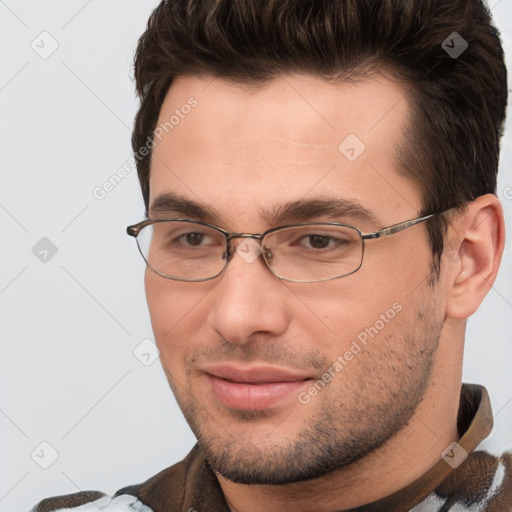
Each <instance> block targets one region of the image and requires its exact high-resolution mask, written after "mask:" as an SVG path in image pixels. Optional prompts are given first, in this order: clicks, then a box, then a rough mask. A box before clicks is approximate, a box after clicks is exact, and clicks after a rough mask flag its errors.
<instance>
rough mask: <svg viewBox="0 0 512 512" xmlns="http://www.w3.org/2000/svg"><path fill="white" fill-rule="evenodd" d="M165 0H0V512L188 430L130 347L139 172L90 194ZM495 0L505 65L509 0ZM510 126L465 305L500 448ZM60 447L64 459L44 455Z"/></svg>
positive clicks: (116, 465)
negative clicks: (152, 18)
mask: <svg viewBox="0 0 512 512" xmlns="http://www.w3.org/2000/svg"><path fill="white" fill-rule="evenodd" d="M157 3H158V2H157V1H156V0H153V1H142V0H102V1H100V0H89V1H86V0H67V1H65V2H64V1H63V0H61V1H41V0H38V1H35V0H33V1H28V0H26V1H23V0H5V1H2V0H0V48H1V61H0V62H1V66H0V109H1V117H0V147H1V152H0V156H1V162H0V168H1V177H2V186H1V188H0V229H1V240H2V247H3V250H2V251H1V255H0V312H1V313H0V315H1V317H0V343H1V344H0V439H1V446H0V450H1V451H0V511H2V512H3V511H9V512H12V511H24V510H28V509H29V508H30V507H31V506H32V505H33V504H34V503H35V502H36V501H38V500H39V499H42V498H43V497H46V496H50V495H56V494H64V493H72V492H76V491H78V490H84V489H99V490H102V491H104V492H107V493H112V492H114V491H116V490H117V489H118V488H120V487H122V486H125V485H128V484H133V483H138V482H140V481H143V480H145V479H147V478H148V477H150V476H152V475H153V474H155V473H156V472H157V471H159V470H161V469H163V468H165V467H167V466H169V465H171V464H172V463H174V462H176V461H178V460H180V459H181V458H183V457H184V456H185V454H186V453H187V452H188V451H189V449H190V448H191V447H192V445H193V444H194V442H195V438H194V436H193V435H192V433H191V432H190V430H189V428H188V426H187V424H186V423H185V421H184V419H183V418H182V415H181V412H180V411H179V409H178V407H177V405H176V403H175V401H174V398H173V396H172V394H171V392H170V390H169V388H168V385H167V381H166V380H165V377H164V374H163V371H162V369H161V366H160V364H159V361H158V360H156V361H155V362H154V363H153V364H152V365H149V366H145V365H144V364H143V363H142V362H141V361H140V360H139V359H137V358H136V356H135V355H134V353H133V351H134V350H136V347H137V346H139V344H140V343H141V342H142V341H143V340H145V339H147V338H149V339H151V338H152V332H151V327H150V323H149V315H148V312H147V307H146V302H145V297H144V289H143V282H142V279H143V263H142V259H141V258H140V256H139V255H138V253H137V252H136V249H135V246H134V240H133V239H129V238H128V237H127V235H126V234H125V227H126V226H127V225H128V224H130V223H134V222H136V221H138V220H141V219H142V218H143V203H142V198H141V195H140V191H139V185H138V180H137V176H136V173H135V171H133V172H131V173H130V174H129V175H128V176H127V177H126V178H125V179H124V180H123V181H122V182H121V183H120V184H119V185H118V186H117V187H116V188H115V189H114V190H112V191H111V192H110V193H108V194H107V196H106V197H105V198H104V199H103V200H98V199H96V198H95V197H94V196H93V190H94V189H95V188H96V187H98V186H101V185H102V184H103V183H104V182H105V181H107V180H108V179H109V177H110V176H111V175H112V174H114V173H115V172H116V170H117V169H119V168H120V167H122V166H123V165H124V164H125V162H126V161H127V159H128V158H129V157H130V155H131V149H130V135H131V126H132V120H133V117H134V114H135V112H136V108H137V102H136V100H135V95H134V87H133V84H132V81H131V76H132V56H133V51H134V48H135V44H136V41H137V38H138V37H139V35H140V34H141V33H142V32H143V30H144V27H145V24H146V21H147V18H148V16H149V14H150V12H151V11H152V9H153V8H154V7H155V6H156V5H157ZM491 6H492V9H493V16H494V19H495V22H496V23H497V25H498V27H499V28H500V29H501V31H502V35H503V39H504V44H505V50H506V52H507V54H508V56H507V61H508V67H509V69H510V70H512V65H511V64H512V0H501V1H498V0H494V1H493V2H492V3H491ZM43 31H46V32H48V33H49V34H51V36H47V35H42V36H41V35H40V34H41V33H42V32H43ZM53 40H55V41H56V42H57V43H58V45H59V46H58V48H57V50H56V51H55V52H54V53H53V54H52V55H51V56H49V57H48V58H46V59H44V58H42V57H41V56H40V55H39V54H38V53H36V51H34V49H33V48H32V46H31V45H34V46H35V48H37V50H38V51H39V53H43V54H44V52H49V51H50V50H51V49H52V44H55V43H53ZM33 41H34V43H33ZM44 56H46V55H44ZM510 125H511V123H510V120H509V123H508V129H507V135H506V138H505V140H504V142H503V145H504V147H503V151H502V165H501V175H500V179H499V187H498V188H499V196H500V198H501V199H502V202H503V204H504V207H505V209H506V221H507V232H508V241H507V249H506V253H505V260H504V263H503V265H502V270H501V273H500V275H499V278H498V280H497V282H496V284H495V286H494V287H493V289H492V290H491V291H490V293H489V296H488V298H487V299H486V301H485V303H484V304H483V305H482V307H481V309H480V310H479V312H478V313H477V314H476V315H474V317H473V318H471V319H470V320H469V323H468V335H467V343H466V357H465V363H464V364H465V366H464V381H466V382H478V383H481V384H484V385H485V386H487V389H488V390H489V392H490V394H491V399H492V402H493V408H494V413H495V421H496V429H495V432H494V433H493V435H492V436H491V438H490V439H489V441H488V442H486V443H485V446H486V447H487V448H489V449H490V450H492V451H499V450H502V449H503V448H504V447H505V446H510V445H511V444H512V438H511V437H512V436H511V434H510V431H511V427H512V371H511V368H512V366H511V365H512V325H511V318H512V272H511V264H510V262H511V261H512V254H511V240H512V231H511V226H512V172H511V164H512V140H511V139H512V133H511V132H512V130H511V128H512V127H511V126H510ZM43 237H47V238H48V239H50V240H51V242H52V243H53V244H54V245H55V246H56V247H57V250H58V252H57V253H56V254H55V255H54V256H53V257H51V252H50V253H48V255H47V260H48V261H46V262H42V261H40V259H39V258H38V257H36V255H35V254H34V253H33V251H32V248H33V247H34V246H35V245H36V244H37V243H38V242H39V241H40V240H41V238H43ZM41 243H42V244H43V246H41V247H39V246H36V247H39V249H38V250H39V251H43V250H44V249H45V248H47V247H46V246H45V245H44V244H45V243H47V242H41ZM37 252H38V251H36V253H37ZM43 256H44V253H42V254H39V257H43ZM146 343H147V342H146ZM139 351H140V352H137V350H136V353H139V354H140V353H146V352H147V349H146V346H145V345H143V346H142V349H139ZM148 357H149V356H143V357H142V360H143V362H145V363H146V364H147V361H146V360H147V359H148ZM42 442H46V443H49V444H50V445H51V447H52V448H50V447H48V445H41V443H42ZM52 450H55V451H56V452H58V458H57V459H56V460H55V461H54V463H53V464H52V465H51V466H50V467H49V468H48V469H42V467H40V466H41V465H43V466H44V465H48V464H49V463H50V462H52V460H53V458H54V453H53V451H52Z"/></svg>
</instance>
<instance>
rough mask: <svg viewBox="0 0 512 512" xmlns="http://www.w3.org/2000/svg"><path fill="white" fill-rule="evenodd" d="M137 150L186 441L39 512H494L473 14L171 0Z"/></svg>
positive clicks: (497, 87)
mask: <svg viewBox="0 0 512 512" xmlns="http://www.w3.org/2000/svg"><path fill="white" fill-rule="evenodd" d="M135 75H136V80H137V88H138V92H139V95H140V98H141V107H140V110H139V112H138V114H137V118H136V124H135V129H134V133H133V138H132V143H133V148H134V152H135V155H134V157H135V158H136V160H137V162H138V173H139V178H140V182H141V187H142V193H143V197H144V200H145V204H146V209H147V217H148V219H147V220H145V221H143V222H141V223H139V224H136V225H135V226H130V227H129V228H128V233H129V234H130V235H132V236H134V237H136V239H137V244H138V246H139V249H140V251H141V253H142V255H143V257H144V259H145V260H146V263H147V270H146V274H145V284H146V293H147V300H148V305H149V310H150V314H151V320H152V326H153V330H154V334H155V339H156V342H157V345H158V347H159V349H160V357H161V361H162V365H163V368H164V371H165V373H166V375H167V378H168V381H169V384H170V386H171V388H172V390H173V392H174V394H175V396H176V399H177V401H178V403H179V405H180V407H181V409H182V411H183V414H184V416H185V418H186V419H187V421H188V423H189V425H190V427H191V428H192V430H193V432H194V434H195V435H196V437H197V440H198V444H197V445H196V446H195V447H194V448H193V450H192V451H191V452H190V454H189V455H188V456H187V457H186V458H185V459H184V460H183V461H181V462H179V463H177V464H175V465H173V466H171V467H170V468H168V469H165V470H163V471H162V472H161V473H159V474H157V475H156V476H154V477H153V478H150V479H149V480H148V481H146V482H145V483H143V484H139V485H133V486H130V487H125V488H123V489H121V490H119V491H118V492H117V493H116V494H115V495H114V496H105V495H103V494H102V493H100V492H92V491H88V492H80V493H77V494H74V495H68V496H62V497H55V498H49V499H47V500H44V501H42V502H41V503H40V504H39V505H37V506H36V507H35V509H34V510H35V511H36V512H42V511H55V510H77V511H86V510H87V511H88V510H98V509H99V510H105V511H109V512H114V511H125V510H126V511H128V510H137V511H144V512H150V511H153V512H164V511H180V512H185V511H188V512H192V511H199V512H202V511H208V512H215V511H232V512H252V511H262V510H263V511H268V512H273V511H277V510H279V511H280V512H287V511H291V510H293V511H296V510H304V511H315V512H332V511H341V510H344V511H346V510H352V511H353V510H357V511H359V512H363V511H365V512H369V511H397V512H398V511H407V510H414V511H452V512H455V511H461V510H467V511H469V510H471V511H484V510H485V511H508V510H512V454H511V453H504V454H503V455H502V456H500V457H496V456H492V455H490V454H488V453H486V452H484V451H482V450H476V448H477V446H478V444H479V443H480V442H481V441H482V440H483V439H485V438H486V437H487V436H488V434H489V432H490V430H491V428H492V417H493V415H492V410H491V406H490V403H489V397H488V394H487V392H486V390H485V388H483V387H481V386H478V385H475V384H472V385H471V384H463V385H461V378H462V377H461V375H462V356H463V346H464V333H465V325H466V319H467V318H468V317H469V316H470V315H472V314H473V313H474V312H475V311H476V310H477V308H478V307H479V305H480V303H481V302H482V300H483V299H484V297H485V295H486V293H487V292H488V290H489V288H490V287H491V286H492V284H493V282H494V280H495V277H496V274H497V271H498V268H499V264H500V260H501V255H502V252H503V247H504V221H503V213H502V208H501V205H500V203H499V201H498V199H497V198H496V195H495V191H496V173H497V168H498V160H499V141H500V135H501V128H502V125H503V119H504V114H505V106H506V97H507V84H506V70H505V67H504V64H503V53H502V48H501V44H500V41H499V37H498V35H497V33H496V30H495V29H494V28H493V27H492V25H491V23H490V16H489V13H488V11H487V10H486V8H485V7H484V5H483V4H482V3H481V2H480V1H477V0H457V1H453V0H452V1H450V2H443V1H440V0H439V1H428V2H427V1H414V2H413V1H412V0H410V1H401V2H398V1H391V0H385V1H382V2H375V1H374V0H329V1H328V2H320V1H318V0H237V1H235V2H232V1H229V0H216V1H213V0H188V1H187V0H173V1H169V2H162V3H161V4H160V5H159V6H158V8H157V9H156V10H155V12H154V13H153V15H152V17H151V19H150V21H149V24H148V28H147V31H146V32H145V33H144V35H143V36H142V38H141V39H140V41H139V45H138V49H137V56H136V65H135Z"/></svg>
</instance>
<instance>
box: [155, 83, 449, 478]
mask: <svg viewBox="0 0 512 512" xmlns="http://www.w3.org/2000/svg"><path fill="white" fill-rule="evenodd" d="M191 98H193V99H192V100H191ZM187 104H189V105H193V107H191V108H184V107H183V106H184V105H187ZM408 113H409V111H408V104H407V100H406V98H405V92H404V89H403V88H402V87H401V86H400V85H398V84H396V83H393V82H391V81H389V80H387V79H385V78H384V77H382V76H381V77H375V78H372V79H365V80H364V81H360V82H355V83H350V84H347V83H341V84H336V85H334V84H327V83H324V82H322V81H320V80H318V79H316V78H314V77H311V76H308V75H293V76H292V75H289V76H283V77H280V78H278V79H275V80H273V81H271V82H269V83H268V84H267V85H266V86H264V87H261V88H258V89H252V90H249V89H247V88H243V87H240V86H235V85H233V84H230V83H228V82H226V81H223V80H221V79H219V78H216V79H212V78H211V77H210V78H208V79H207V78H204V79H201V78H198V77H179V78H177V79H176V80H175V82H173V85H172V86H171V88H170V90H169V92H168V95H167V97H166V100H165V102H164V105H163V107H162V110H161V113H160V119H159V123H158V124H159V125H160V124H161V123H165V122H166V121H169V119H171V117H172V116H173V115H174V116H175V118H176V119H178V117H179V121H177V122H176V119H174V120H173V121H172V124H173V126H172V129H167V130H166V131H167V132H168V133H166V131H165V130H164V131H163V132H162V130H160V132H159V133H160V137H159V138H158V139H156V140H157V144H156V147H155V149H154V152H153V157H152V163H151V176H150V210H149V213H150V217H152V218H168V219H172V218H183V217H185V218H190V219H193V220H203V221H206V222H209V223H212V224H214V225H217V226H219V227H221V228H224V229H226V230H228V231H230V232H243V233H262V232H263V231H265V230H267V229H270V228H272V227H276V226H277V225H282V223H283V219H281V224H279V222H278V223H275V222H274V220H275V218H277V214H278V213H282V212H283V210H284V209H285V208H286V207H287V206H289V205H290V204H291V203H295V202H299V201H315V200H316V201H325V200H327V201H331V202H333V201H334V200H336V201H339V202H343V201H345V202H350V204H351V205H352V206H353V205H354V204H356V205H358V208H353V207H352V208H346V209H345V210H343V209H342V210H340V211H338V212H337V213H336V214H335V215H334V214H331V213H328V212H327V211H326V210H325V209H324V210H321V209H318V208H317V209H316V210H315V211H313V210H314V208H311V204H309V206H310V208H309V209H302V214H303V215H302V216H301V217H300V218H299V217H293V218H286V224H292V223H304V222H341V223H345V224H350V225H354V226H356V227H358V228H360V229H361V230H362V231H365V232H368V231H376V230H378V229H381V228H382V227H386V226H389V225H392V224H395V223H398V222H401V221H404V220H407V219H411V218H415V217H417V216H419V212H420V209H421V198H420V193H419V190H418V188H417V186H416V185H415V184H414V183H413V182H411V181H410V180H409V179H408V178H407V177H405V176H404V175H403V173H401V172H400V170H399V169H398V168H397V165H396V163H395V153H394V152H395V149H396V148H397V144H398V143H399V141H400V137H401V132H402V129H403V128H404V127H405V126H406V123H407V119H408ZM168 126H169V125H168ZM351 134H352V136H351V137H352V138H349V139H348V140H347V141H346V142H344V141H345V140H346V139H347V137H348V136H349V135H351ZM354 135H355V136H357V138H358V139H359V140H360V141H361V142H362V143H363V144H364V147H363V146H362V144H361V142H357V140H356V139H354V137H353V136H354ZM355 140H356V142H354V141H355ZM340 144H341V146H340ZM351 148H352V149H351ZM165 194H174V195H175V196H180V197H181V198H183V199H186V200H189V201H193V202H195V203H198V204H200V205H201V206H202V207H203V209H206V210H207V211H208V216H207V217H199V216H198V213H199V212H193V211H182V210H181V209H180V208H178V207H177V206H175V203H173V204H171V202H170V201H167V207H166V208H164V207H161V208H159V209H158V210H157V209H155V208H152V206H153V205H155V204H156V201H157V200H159V202H160V205H161V206H162V204H163V205H164V206H165V204H166V203H165V201H164V202H162V200H161V198H162V196H164V195H165ZM316 204H317V206H318V204H319V203H316ZM270 212H273V213H275V214H276V215H274V216H272V215H270V214H269V213H270ZM273 217H274V219H273ZM240 243H242V240H241V239H235V240H233V246H234V247H235V248H236V247H237V246H238V245H239V244H240ZM431 262H432V256H431V253H430V249H429V246H428V237H427V231H426V226H425V224H420V225H417V226H415V227H412V228H410V229H408V230H406V231H403V232H401V233H399V234H395V235H393V236H389V237H384V238H382V239H376V240H369V241H367V242H365V252H364V262H363V265H362V267H361V268H360V269H359V270H358V271H357V272H355V273H354V274H351V275H349V276H346V277H343V278H341V279H335V280H331V281H324V282H317V283H294V282H288V281H282V280H280V279H278V278H277V277H275V276H274V275H272V274H271V272H270V271H269V270H268V268H267V267H266V266H265V263H264V261H263V259H262V258H261V257H259V258H257V259H256V260H254V261H252V262H247V261H246V259H244V258H243V257H241V256H240V255H239V254H238V253H236V252H235V253H234V255H233V258H232V259H231V260H230V262H229V264H228V266H227V267H226V268H225V270H224V272H223V273H222V274H221V275H220V276H219V277H217V278H215V279H213V280H211V281H205V282H192V283H190V282H188V283H187V282H182V281H175V280H170V279H165V278H163V277H162V276H160V275H157V274H156V273H155V272H153V271H151V270H149V269H148V270H146V275H145V285H146V293H147V300H148V305H149V310H150V314H151V321H152V326H153V330H154V334H155V338H156V342H157V345H158V347H159V349H160V355H161V361H162V365H163V368H164V370H165V373H166V375H167V378H168V381H169V384H170V386H171V388H172V390H173V392H174V394H175V396H176V399H177V401H178V403H179V405H180V407H181V409H182V411H183V414H184V415H185V417H186V419H187V421H188V423H189V424H190V426H191V428H192V430H193V431H194V434H195V435H196V437H197V439H198V442H199V445H200V448H201V449H202V451H203V453H204V455H205V457H206V458H207V460H209V462H210V464H211V466H212V467H213V469H214V470H215V471H217V472H218V473H219V474H221V475H222V476H224V477H226V478H228V479H231V480H233V481H235V482H241V483H260V484H264V483H267V484H268V483H272V484H281V483H288V482H295V481H301V480H307V479H311V478H315V477H319V476H321V475H322V474H325V473H327V472H329V471H331V470H333V469H335V468H338V467H342V466H344V465H347V464H350V463H351V462H353V461H355V460H357V459H359V458H361V457H364V456H365V455H366V454H368V453H369V452H371V451H373V450H374V449H376V448H378V447H380V446H382V445H383V444H384V443H385V442H386V441H387V440H388V439H389V438H390V437H392V436H393V435H394V434H395V433H397V432H398V431H399V430H400V429H401V428H403V427H404V425H405V424H406V423H407V422H408V420H410V418H411V417H412V415H413V413H414V411H415V409H416V406H417V405H418V403H419V402H420V401H421V400H422V397H423V395H424V394H425V390H426V388H427V385H428V384H429V378H430V375H431V371H432V366H433V361H434V356H435V352H436V348H437V345H438V342H439V337H440V333H441V328H442V323H443V313H442V311H441V306H442V304H441V302H442V298H441V297H440V296H439V293H438V289H439V286H437V287H432V286H431V285H430V284H429V283H428V281H429V276H430V273H431Z"/></svg>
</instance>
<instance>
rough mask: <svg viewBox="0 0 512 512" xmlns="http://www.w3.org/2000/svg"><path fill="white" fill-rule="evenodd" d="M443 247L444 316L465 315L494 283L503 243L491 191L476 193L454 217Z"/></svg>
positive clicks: (499, 208)
mask: <svg viewBox="0 0 512 512" xmlns="http://www.w3.org/2000/svg"><path fill="white" fill-rule="evenodd" d="M449 229H450V231H451V236H450V237H449V240H448V242H447V244H446V246H445V250H444V251H443V265H445V266H447V267H448V268H447V269H446V278H447V301H446V316H447V317H449V318H456V319H466V318H468V317H469V316H471V315H472V314H473V313H474V312H475V311H476V310H477V309H478V307H479V306H480V304H481V303H482V301H483V300H484V298H485V296H486V295H487V293H488V291H489V290H490V288H491V287H492V285H493V284H494V281H495V279H496V275H497V274H498V269H499V266H500V262H501V257H502V255H503V249H504V246H505V222H504V218H503V208H502V206H501V203H500V202H499V200H498V199H497V198H496V196H494V195H492V194H486V195H484V196H480V197H478V198H477V199H475V200H474V201H472V202H471V203H469V205H468V206H467V209H466V210H465V211H464V213H462V214H461V215H460V216H458V217H457V218H456V220H454V222H453V223H452V225H451V227H450V228H449Z"/></svg>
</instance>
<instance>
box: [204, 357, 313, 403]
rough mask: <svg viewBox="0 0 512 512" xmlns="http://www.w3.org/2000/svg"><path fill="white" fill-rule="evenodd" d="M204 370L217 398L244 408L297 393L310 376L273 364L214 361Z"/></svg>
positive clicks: (274, 401)
mask: <svg viewBox="0 0 512 512" xmlns="http://www.w3.org/2000/svg"><path fill="white" fill-rule="evenodd" d="M203 371H204V373H205V374H206V376H207V378H208V381H209V384H210V389H211V391H212V392H213V395H214V396H215V397H216V398H217V400H218V401H219V402H221V403H222V404H223V405H225V406H227V407H230V408H233V409H242V410H263V409H267V408H269V407H272V406H274V405H276V404H278V403H279V402H282V401H284V400H285V399H287V398H288V399H289V398H290V396H294V397H296V393H297V392H298V391H299V390H300V388H302V387H303V386H305V385H306V383H307V382H308V381H309V380H311V377H310V376H309V375H306V374H304V373H298V372H294V371H291V370H288V369H283V368H279V367H274V366H250V367H240V366H232V365H216V366H213V365H212V366H210V367H207V368H204V369H203ZM294 392H295V393H294Z"/></svg>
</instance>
